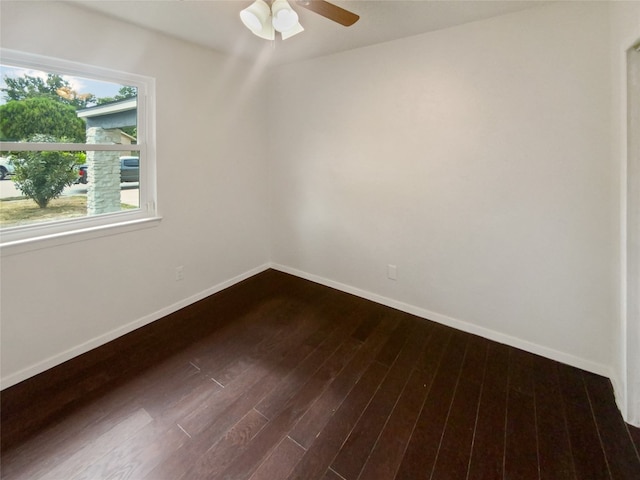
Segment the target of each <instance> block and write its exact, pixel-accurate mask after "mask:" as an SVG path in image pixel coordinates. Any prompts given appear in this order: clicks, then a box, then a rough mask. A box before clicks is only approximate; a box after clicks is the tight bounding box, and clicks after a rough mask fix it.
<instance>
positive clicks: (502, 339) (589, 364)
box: [271, 264, 620, 405]
mask: <svg viewBox="0 0 640 480" xmlns="http://www.w3.org/2000/svg"><path fill="white" fill-rule="evenodd" d="M271 268H273V269H274V270H279V271H281V272H284V273H288V274H291V275H295V276H296V277H300V278H304V279H306V280H310V281H312V282H315V283H319V284H321V285H325V286H327V287H331V288H335V289H336V290H340V291H343V292H346V293H350V294H352V295H356V296H357V297H361V298H365V299H367V300H371V301H373V302H376V303H380V304H382V305H386V306H387V307H391V308H395V309H396V310H400V311H403V312H406V313H410V314H412V315H415V316H417V317H421V318H425V319H427V320H432V321H434V322H437V323H441V324H443V325H446V326H448V327H452V328H455V329H457V330H461V331H463V332H467V333H472V334H474V335H478V336H480V337H483V338H487V339H489V340H493V341H496V342H498V343H502V344H505V345H509V346H511V347H515V348H519V349H521V350H525V351H527V352H530V353H534V354H536V355H540V356H543V357H545V358H550V359H552V360H556V361H558V362H562V363H564V364H567V365H571V366H572V367H577V368H580V369H582V370H586V371H588V372H592V373H595V374H597V375H602V376H604V377H607V378H610V379H611V378H613V376H612V373H613V372H612V369H611V367H609V366H607V365H602V364H600V363H597V362H593V361H591V360H587V359H584V358H580V357H577V356H575V355H571V354H569V353H565V352H561V351H559V350H554V349H552V348H549V347H545V346H543V345H538V344H535V343H532V342H529V341H527V340H523V339H520V338H517V337H513V336H511V335H506V334H504V333H501V332H498V331H495V330H491V329H489V328H485V327H481V326H478V325H475V324H473V323H469V322H465V321H463V320H459V319H456V318H452V317H448V316H446V315H442V314H440V313H437V312H432V311H429V310H426V309H424V308H420V307H416V306H414V305H409V304H407V303H403V302H399V301H397V300H393V299H390V298H387V297H383V296H381V295H377V294H375V293H371V292H367V291H365V290H361V289H359V288H355V287H352V286H350V285H345V284H343V283H340V282H336V281H333V280H329V279H327V278H323V277H320V276H317V275H313V274H310V273H307V272H303V271H301V270H296V269H295V268H290V267H287V266H284V265H279V264H272V265H271ZM614 386H615V385H614ZM618 405H620V404H618Z"/></svg>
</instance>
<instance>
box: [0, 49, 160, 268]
mask: <svg viewBox="0 0 640 480" xmlns="http://www.w3.org/2000/svg"><path fill="white" fill-rule="evenodd" d="M0 62H2V64H6V65H10V66H16V67H21V68H33V69H35V70H40V71H44V72H47V73H56V74H59V75H69V76H79V77H84V78H89V79H95V80H101V81H107V82H112V83H118V84H120V85H130V86H134V87H136V88H137V89H138V97H137V112H136V115H137V124H138V137H137V141H138V143H137V144H134V145H127V146H126V150H127V151H136V152H138V154H139V156H140V158H141V162H140V163H141V165H140V182H139V185H140V186H139V195H140V207H139V208H137V209H135V210H130V211H121V212H114V213H106V214H101V215H93V216H90V217H89V216H87V217H82V218H74V219H68V220H54V221H51V222H46V223H36V224H32V225H22V226H16V227H7V228H3V229H0V255H1V256H5V255H12V254H15V253H19V252H23V251H28V250H33V249H40V248H47V247H49V246H56V245H60V244H62V243H71V242H76V241H83V240H85V239H89V238H95V237H96V236H103V235H107V234H117V233H121V232H128V231H131V230H132V229H137V228H146V227H149V226H153V225H157V224H158V223H159V220H160V219H161V217H160V216H159V215H158V210H157V189H156V150H155V126H156V125H155V79H154V78H153V77H148V76H144V75H139V74H135V73H128V72H122V71H119V70H113V69H109V68H104V67H98V66H94V65H89V64H84V63H78V62H74V61H69V60H65V59H60V58H53V57H47V56H42V55H36V54H31V53H26V52H21V51H17V50H9V49H3V48H0ZM123 147H124V145H116V144H86V143H54V144H52V143H24V142H0V149H1V150H2V151H7V150H10V151H11V150H13V151H55V150H64V151H122V150H123Z"/></svg>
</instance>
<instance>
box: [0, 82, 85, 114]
mask: <svg viewBox="0 0 640 480" xmlns="http://www.w3.org/2000/svg"><path fill="white" fill-rule="evenodd" d="M4 82H5V84H6V85H7V86H6V88H2V89H0V91H2V92H4V94H5V95H4V96H5V99H6V100H7V101H11V100H26V99H27V98H33V97H49V98H51V99H53V100H56V101H59V102H62V103H66V104H68V105H72V106H73V107H75V108H85V107H86V106H87V105H88V104H90V103H95V101H96V100H95V96H94V95H92V94H90V93H83V94H79V93H77V92H76V91H74V90H73V89H72V88H71V84H70V83H69V82H67V81H66V80H65V79H63V78H62V77H61V76H60V75H57V74H55V73H49V74H47V79H46V80H43V79H42V78H40V77H32V76H31V75H24V76H22V77H16V78H11V77H9V76H5V77H4Z"/></svg>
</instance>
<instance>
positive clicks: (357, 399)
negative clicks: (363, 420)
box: [287, 362, 389, 480]
mask: <svg viewBox="0 0 640 480" xmlns="http://www.w3.org/2000/svg"><path fill="white" fill-rule="evenodd" d="M388 370H389V369H388V367H387V366H385V365H383V364H381V363H379V362H374V363H372V364H371V365H370V367H369V368H368V369H367V371H366V372H365V373H364V375H363V376H362V379H361V380H360V381H359V382H358V383H357V385H356V386H355V387H354V388H353V390H351V392H350V393H349V395H348V396H347V398H346V399H345V401H344V402H343V403H342V404H341V405H340V408H339V409H338V411H337V412H336V413H335V415H334V416H333V417H331V420H330V421H329V423H328V424H327V426H326V427H325V428H324V429H323V430H322V432H321V433H320V435H319V436H318V438H317V439H316V441H315V442H313V444H312V445H311V447H310V448H309V449H308V450H307V451H306V452H305V454H304V455H303V457H302V459H301V460H300V461H299V462H298V464H297V465H296V466H295V468H294V469H293V472H291V474H290V475H289V476H288V477H287V479H288V480H317V479H321V478H322V477H323V476H324V474H325V473H326V471H327V469H328V468H329V466H330V464H331V461H332V460H333V459H334V458H335V456H336V454H337V453H338V451H339V449H340V446H341V445H342V443H343V442H344V440H345V439H346V438H347V436H348V435H349V432H350V431H351V429H352V428H353V426H354V425H355V423H356V422H357V420H358V418H359V417H360V415H361V414H362V412H363V410H364V409H365V408H366V406H367V405H368V403H369V402H370V401H371V398H372V396H373V394H374V393H375V391H376V390H377V389H378V386H379V385H380V383H381V382H382V381H383V379H384V378H385V376H386V375H387V372H388Z"/></svg>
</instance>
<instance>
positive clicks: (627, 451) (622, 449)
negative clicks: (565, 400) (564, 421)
mask: <svg viewBox="0 0 640 480" xmlns="http://www.w3.org/2000/svg"><path fill="white" fill-rule="evenodd" d="M582 376H583V379H584V382H585V386H586V389H587V394H588V396H589V400H590V403H591V408H592V411H593V414H594V417H595V421H596V426H597V427H598V432H599V434H600V438H601V440H602V445H603V447H604V450H605V454H606V458H607V464H608V466H609V471H610V472H611V478H613V479H614V480H617V479H633V478H635V479H638V478H640V457H638V454H637V452H636V451H635V449H634V448H633V443H632V442H630V441H629V438H625V436H626V435H628V433H629V431H628V429H627V426H626V424H625V423H624V421H623V420H622V418H621V416H620V413H619V411H618V409H617V408H616V406H615V404H613V403H611V402H607V401H606V399H608V398H612V397H613V389H612V387H611V382H610V381H609V380H608V379H606V378H604V377H601V376H599V375H595V374H593V373H588V372H582Z"/></svg>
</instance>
